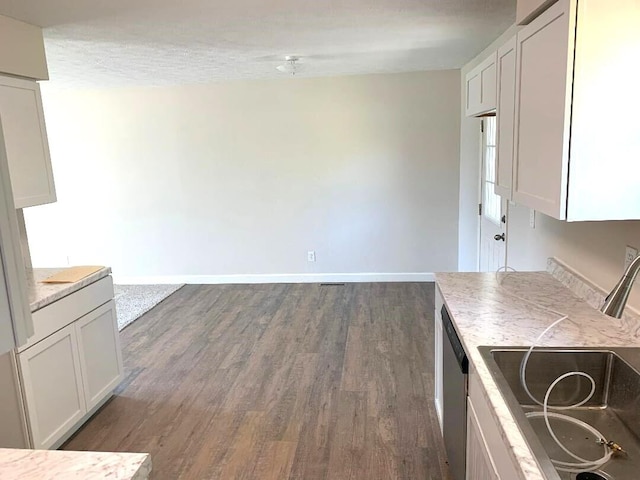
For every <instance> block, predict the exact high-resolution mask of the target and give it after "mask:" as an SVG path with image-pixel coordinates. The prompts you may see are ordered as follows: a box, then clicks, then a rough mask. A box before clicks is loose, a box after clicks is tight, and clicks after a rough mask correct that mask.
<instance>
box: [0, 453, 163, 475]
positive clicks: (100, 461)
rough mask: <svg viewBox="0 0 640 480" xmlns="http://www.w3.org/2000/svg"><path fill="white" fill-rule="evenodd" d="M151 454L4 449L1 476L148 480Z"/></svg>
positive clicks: (1, 458)
mask: <svg viewBox="0 0 640 480" xmlns="http://www.w3.org/2000/svg"><path fill="white" fill-rule="evenodd" d="M150 472H151V457H150V456H149V454H147V453H107V452H68V451H63V450H22V449H10V448H0V477H2V478H19V479H21V480H29V479H33V480H36V479H37V480H54V479H55V480H59V479H65V480H66V479H69V480H71V479H82V480H98V479H100V480H103V479H106V478H108V479H111V480H146V479H147V478H149V473H150Z"/></svg>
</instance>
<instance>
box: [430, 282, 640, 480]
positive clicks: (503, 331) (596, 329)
mask: <svg viewBox="0 0 640 480" xmlns="http://www.w3.org/2000/svg"><path fill="white" fill-rule="evenodd" d="M436 281H437V284H438V287H439V289H440V292H441V293H442V296H443V299H444V302H445V304H446V306H447V308H448V310H449V312H450V313H451V316H452V319H453V322H454V324H455V327H456V330H457V332H458V335H459V336H460V340H461V341H462V343H463V344H464V347H465V350H466V352H467V355H468V356H469V359H470V361H471V362H472V364H473V367H474V369H475V371H476V372H477V374H478V378H479V379H480V382H481V384H482V386H483V387H484V390H485V395H486V398H487V401H488V402H489V405H490V406H491V407H492V411H493V413H494V416H495V419H496V421H497V424H498V427H499V429H500V430H501V433H502V434H503V438H504V439H505V442H506V443H507V444H508V445H509V447H510V448H508V449H507V452H508V453H509V455H510V456H511V457H512V459H513V460H514V462H515V463H516V464H517V465H520V468H521V473H522V476H521V478H522V479H527V480H543V479H545V476H544V474H543V473H542V471H541V470H540V468H539V467H538V464H537V462H536V460H535V459H534V457H533V455H532V453H531V451H530V449H529V447H528V446H527V444H526V442H525V440H524V437H523V436H522V434H521V433H520V430H519V429H518V427H517V426H516V424H515V422H514V419H513V416H512V415H511V413H510V411H509V409H508V407H507V405H506V403H505V401H504V399H503V397H502V394H501V393H500V391H499V390H498V388H497V386H496V384H495V382H494V380H493V377H492V376H491V373H490V372H489V370H488V368H487V366H486V364H485V362H484V360H483V358H482V356H481V355H480V352H479V351H478V347H479V346H529V345H531V343H533V342H534V341H535V339H536V338H537V337H538V335H540V333H542V331H543V330H544V329H545V328H546V327H547V326H548V325H550V324H551V323H553V322H554V321H555V320H557V319H558V318H559V315H556V314H555V313H552V312H549V311H548V310H545V309H543V308H539V307H536V306H534V305H533V304H531V303H528V302H527V301H525V300H522V299H521V298H518V297H523V298H525V299H527V300H529V301H531V302H534V303H535V304H538V305H541V306H543V307H546V308H549V309H552V310H554V311H556V312H559V313H562V314H565V315H568V316H569V318H568V319H567V320H565V321H564V322H562V323H560V324H559V325H558V326H557V327H556V328H555V329H553V330H552V331H550V332H549V333H548V334H547V336H546V337H545V338H543V339H542V341H541V342H540V345H541V346H563V347H620V346H624V347H640V322H639V321H638V320H637V319H635V318H632V317H626V318H624V319H622V320H617V319H614V318H611V317H607V316H605V315H604V314H602V313H600V312H599V311H598V310H597V309H595V308H593V307H591V306H589V304H588V303H587V302H586V301H584V300H582V299H580V298H578V297H577V296H576V295H574V294H573V293H572V292H571V291H570V290H569V289H568V288H566V287H565V286H564V285H563V284H562V283H560V282H559V281H558V280H556V279H555V278H554V277H553V276H551V275H550V274H549V273H546V272H530V273H506V274H505V273H501V274H499V275H498V276H496V275H495V274H494V273H438V274H436Z"/></svg>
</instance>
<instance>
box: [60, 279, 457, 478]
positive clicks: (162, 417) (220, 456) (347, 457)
mask: <svg viewBox="0 0 640 480" xmlns="http://www.w3.org/2000/svg"><path fill="white" fill-rule="evenodd" d="M433 295H434V287H433V284H431V283H393V284H389V283H387V284H385V283H379V284H347V285H345V286H320V285H311V284H304V285H222V286H214V285H207V286H195V285H191V286H189V285H188V286H185V287H184V288H182V289H181V290H179V291H178V292H177V293H175V294H174V295H172V296H171V297H169V298H168V299H167V300H165V301H164V302H162V303H161V304H160V305H158V306H157V307H156V308H154V309H153V310H152V311H150V312H149V313H147V314H146V315H144V316H143V317H142V318H140V319H139V320H137V321H136V322H134V323H133V324H132V325H131V326H129V327H127V328H126V329H125V330H124V331H123V332H122V345H123V355H124V363H125V375H126V377H125V380H124V382H123V383H122V385H121V386H120V387H119V389H118V390H117V392H116V396H115V397H114V398H113V400H111V401H110V402H109V403H107V404H106V405H105V407H104V408H103V409H102V410H100V411H99V412H98V413H97V414H96V415H95V416H94V417H93V418H92V419H91V420H90V421H89V422H88V423H87V424H86V425H85V426H84V427H83V428H82V429H81V430H80V431H79V432H78V433H77V434H76V435H75V437H73V438H72V439H71V440H70V441H69V442H67V444H66V445H65V446H64V448H65V449H67V450H102V451H130V452H149V453H151V456H152V461H153V474H152V478H153V479H155V480H159V479H194V480H201V479H224V480H226V479H260V480H263V479H274V480H275V479H277V480H281V479H298V480H316V479H331V480H334V479H335V480H342V479H362V480H375V479H385V480H388V479H432V480H440V479H448V478H449V476H448V473H447V466H446V463H445V458H444V447H443V444H442V439H441V436H440V432H439V428H438V425H437V419H436V416H435V411H434V407H433V393H432V392H433V358H432V357H433V321H432V318H433V308H434V307H433Z"/></svg>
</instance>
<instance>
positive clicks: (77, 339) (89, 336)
mask: <svg viewBox="0 0 640 480" xmlns="http://www.w3.org/2000/svg"><path fill="white" fill-rule="evenodd" d="M79 312H81V313H79ZM34 323H35V326H36V328H35V334H34V336H33V337H32V338H31V339H30V341H29V343H28V344H27V345H26V346H24V347H22V348H21V349H19V351H18V355H17V357H18V363H19V367H20V372H19V378H20V380H21V384H22V388H23V390H24V397H25V404H26V411H27V420H28V422H27V423H28V426H29V430H30V432H31V444H32V445H31V446H32V447H33V448H36V449H46V448H56V447H57V446H59V445H60V444H61V443H62V442H64V440H66V439H67V438H68V437H69V436H70V435H71V434H72V433H73V432H74V431H75V430H76V429H77V428H78V427H79V426H80V425H82V423H84V422H85V421H86V420H87V419H88V418H89V417H90V416H91V415H92V414H93V413H94V412H95V411H96V410H97V409H98V408H99V407H100V405H102V404H103V403H104V402H105V401H106V400H107V399H108V398H109V397H110V396H111V393H112V392H113V390H114V389H115V388H116V386H117V385H118V383H120V381H121V380H122V372H123V368H122V354H121V349H120V340H119V334H118V330H117V323H116V314H115V303H114V301H113V283H112V282H111V277H106V278H103V279H101V280H98V281H97V282H95V283H93V284H91V285H89V286H87V287H85V288H83V289H81V290H79V291H78V292H75V293H72V294H71V295H69V296H67V297H64V298H62V299H61V300H58V301H57V302H54V303H52V304H51V305H49V306H46V307H44V308H43V309H41V310H38V311H37V312H35V313H34Z"/></svg>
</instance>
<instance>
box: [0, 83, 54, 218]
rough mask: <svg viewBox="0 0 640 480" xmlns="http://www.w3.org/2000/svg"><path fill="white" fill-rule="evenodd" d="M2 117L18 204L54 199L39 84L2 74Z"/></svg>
mask: <svg viewBox="0 0 640 480" xmlns="http://www.w3.org/2000/svg"><path fill="white" fill-rule="evenodd" d="M0 119H1V120H2V128H3V131H4V137H5V144H6V150H7V158H8V161H9V172H10V174H11V185H12V187H13V196H14V201H15V206H16V208H24V207H31V206H34V205H41V204H43V203H52V202H55V201H56V193H55V187H54V184H53V172H52V170H51V158H50V156H49V143H48V140H47V132H46V129H45V123H44V111H43V109H42V97H41V95H40V86H39V85H38V84H37V83H36V82H35V81H33V80H22V79H16V78H10V77H0Z"/></svg>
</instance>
